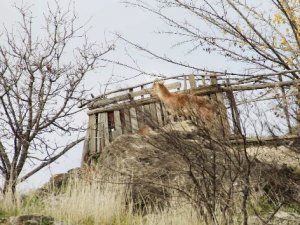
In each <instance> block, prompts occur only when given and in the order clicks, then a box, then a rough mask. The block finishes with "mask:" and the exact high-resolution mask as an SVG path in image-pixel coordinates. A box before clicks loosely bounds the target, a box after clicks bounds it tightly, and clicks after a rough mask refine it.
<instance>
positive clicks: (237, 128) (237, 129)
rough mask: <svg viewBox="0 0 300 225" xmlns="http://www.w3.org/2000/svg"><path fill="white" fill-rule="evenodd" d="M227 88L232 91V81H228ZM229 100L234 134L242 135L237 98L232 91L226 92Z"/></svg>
mask: <svg viewBox="0 0 300 225" xmlns="http://www.w3.org/2000/svg"><path fill="white" fill-rule="evenodd" d="M226 86H227V87H228V88H229V89H230V87H231V85H230V80H229V79H228V78H227V79H226ZM226 95H227V98H228V100H229V104H230V109H231V115H232V123H233V132H234V134H235V135H241V132H242V126H241V120H240V114H239V111H238V108H237V104H236V101H235V97H234V94H233V91H232V90H228V91H226Z"/></svg>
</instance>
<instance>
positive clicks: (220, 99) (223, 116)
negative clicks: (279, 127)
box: [210, 76, 230, 137]
mask: <svg viewBox="0 0 300 225" xmlns="http://www.w3.org/2000/svg"><path fill="white" fill-rule="evenodd" d="M210 79H211V84H212V85H217V84H218V81H217V77H215V76H211V77H210ZM213 99H215V100H216V101H217V103H218V110H219V114H220V122H221V124H222V127H223V135H224V137H225V136H228V135H230V126H229V121H228V115H227V110H226V107H225V103H224V96H223V93H216V94H214V97H213Z"/></svg>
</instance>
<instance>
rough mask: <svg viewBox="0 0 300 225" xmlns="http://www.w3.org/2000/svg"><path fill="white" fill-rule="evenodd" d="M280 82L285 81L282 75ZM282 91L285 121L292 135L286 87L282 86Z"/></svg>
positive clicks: (279, 76)
mask: <svg viewBox="0 0 300 225" xmlns="http://www.w3.org/2000/svg"><path fill="white" fill-rule="evenodd" d="M278 80H279V81H280V82H282V81H283V79H282V75H278ZM280 90H281V94H282V100H283V104H282V107H283V112H284V115H285V119H286V123H287V126H288V129H289V133H290V134H291V133H292V125H291V119H290V114H289V110H288V100H287V97H286V92H285V88H284V86H281V87H280Z"/></svg>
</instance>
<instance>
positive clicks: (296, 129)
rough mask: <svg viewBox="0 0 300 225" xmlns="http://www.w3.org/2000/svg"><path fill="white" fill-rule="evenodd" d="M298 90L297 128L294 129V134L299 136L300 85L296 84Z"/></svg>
mask: <svg viewBox="0 0 300 225" xmlns="http://www.w3.org/2000/svg"><path fill="white" fill-rule="evenodd" d="M294 85H295V89H296V105H297V115H296V120H297V121H296V122H297V125H296V128H295V129H294V132H293V133H294V134H297V135H299V133H300V85H299V83H297V84H294Z"/></svg>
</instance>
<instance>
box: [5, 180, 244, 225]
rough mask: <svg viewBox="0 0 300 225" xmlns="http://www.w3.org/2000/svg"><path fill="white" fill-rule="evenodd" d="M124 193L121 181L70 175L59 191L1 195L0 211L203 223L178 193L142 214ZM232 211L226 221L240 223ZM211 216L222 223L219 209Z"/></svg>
mask: <svg viewBox="0 0 300 225" xmlns="http://www.w3.org/2000/svg"><path fill="white" fill-rule="evenodd" d="M127 196H128V195H127V193H126V191H125V186H124V185H115V184H110V183H105V184H103V183H97V182H87V181H83V180H78V179H74V180H73V182H72V183H71V185H69V186H68V187H66V188H65V190H64V191H63V193H61V194H59V195H49V196H47V197H45V198H42V199H41V198H38V197H37V196H35V195H30V196H29V197H26V198H23V199H22V200H20V198H19V200H18V201H17V204H16V205H11V204H10V203H9V201H4V200H3V199H2V201H1V202H0V212H1V210H2V211H5V212H6V213H8V214H10V215H21V214H32V213H37V214H43V215H47V216H52V217H54V218H55V219H57V220H58V221H63V222H64V223H66V224H72V225H186V224H188V225H204V224H206V223H205V221H204V218H203V217H202V216H200V215H199V213H197V212H196V210H195V209H194V208H193V207H192V206H191V204H189V203H188V202H183V201H182V199H179V198H178V197H173V198H172V200H171V205H170V207H169V208H167V209H164V210H163V211H158V212H156V213H150V214H147V215H146V216H142V215H139V214H137V213H133V211H132V207H131V204H128V201H126V198H128V197H127ZM174 196H175V195H174ZM126 202H127V204H126ZM234 211H235V210H234ZM235 215H236V216H234V218H231V219H232V220H231V222H230V224H232V225H237V224H241V218H239V217H238V216H239V215H240V213H238V209H236V211H235ZM215 216H216V220H217V221H219V222H220V223H219V224H224V223H223V222H224V221H223V222H222V221H221V220H222V218H221V217H222V216H221V212H216V215H215ZM0 218H1V213H0ZM0 224H1V223H0Z"/></svg>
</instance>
